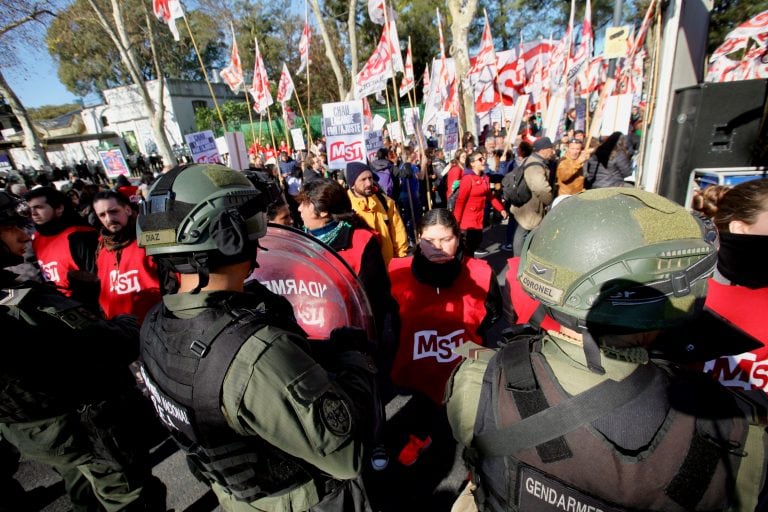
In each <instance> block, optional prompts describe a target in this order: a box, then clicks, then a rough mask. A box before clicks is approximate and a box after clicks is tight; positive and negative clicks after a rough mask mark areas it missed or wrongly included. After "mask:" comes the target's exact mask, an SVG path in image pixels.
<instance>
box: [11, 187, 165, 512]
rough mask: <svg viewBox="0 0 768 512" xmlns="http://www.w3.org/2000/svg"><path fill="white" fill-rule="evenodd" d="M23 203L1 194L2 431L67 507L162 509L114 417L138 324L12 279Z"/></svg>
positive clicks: (128, 385) (160, 493)
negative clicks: (46, 469) (60, 487)
mask: <svg viewBox="0 0 768 512" xmlns="http://www.w3.org/2000/svg"><path fill="white" fill-rule="evenodd" d="M22 206H23V203H22V201H21V200H20V199H19V198H17V197H15V196H12V195H10V194H7V193H5V192H2V191H0V267H2V268H1V269H0V332H2V333H3V343H2V345H3V353H2V357H0V437H2V439H4V440H6V441H8V442H10V443H11V444H13V445H14V446H15V447H16V448H17V449H18V450H19V452H21V455H22V456H24V457H25V458H28V459H32V460H36V461H38V462H42V463H44V464H47V465H49V466H51V467H52V468H53V469H55V470H56V471H57V472H58V473H59V474H60V475H61V477H62V479H63V480H64V487H65V489H66V491H67V493H68V495H69V497H70V499H71V501H72V504H73V505H74V508H75V510H78V511H81V510H82V511H86V510H87V511H91V510H107V511H117V510H153V511H157V510H163V511H164V510H165V494H164V487H163V486H162V484H160V483H159V481H158V480H156V479H154V478H153V477H152V476H151V473H150V468H149V466H148V465H147V464H146V459H145V458H144V457H143V455H146V453H143V454H142V453H141V451H140V449H139V446H138V445H137V444H133V445H131V443H133V442H136V441H137V439H135V438H133V437H131V436H128V435H126V432H125V431H126V430H130V426H128V425H126V424H125V423H123V422H121V421H118V420H119V418H121V416H122V414H121V413H122V412H123V411H125V410H126V407H127V401H126V400H129V398H128V397H132V396H136V395H135V394H132V392H133V393H137V392H136V388H135V381H134V380H133V377H132V375H131V373H130V370H129V369H128V364H129V363H130V361H131V360H132V359H133V358H135V357H136V356H137V351H138V343H137V341H138V326H137V324H136V321H135V319H133V318H132V317H118V318H117V319H116V320H115V321H112V322H107V321H105V320H103V319H101V318H99V317H98V316H97V315H96V314H95V313H93V312H92V311H90V310H89V309H87V308H85V307H84V306H82V305H81V304H80V303H78V302H76V301H74V300H73V299H70V298H67V297H65V296H64V295H62V294H61V293H59V292H58V291H56V289H55V288H54V287H53V285H51V284H43V283H37V282H23V283H20V282H18V281H17V279H16V277H17V276H16V275H15V274H13V273H12V272H10V271H9V270H8V268H9V267H13V266H15V265H18V264H19V263H21V262H22V260H23V254H24V250H25V247H26V245H27V244H28V243H29V236H28V234H27V232H26V231H25V229H24V228H25V227H26V225H27V224H28V222H29V220H28V217H27V216H25V215H22V213H20V211H21V210H20V209H21V207H22ZM155 491H157V492H155ZM0 499H2V500H7V499H12V498H11V497H10V496H5V495H3V497H2V498H0ZM16 509H17V510H21V509H22V505H21V504H19V505H17V508H16Z"/></svg>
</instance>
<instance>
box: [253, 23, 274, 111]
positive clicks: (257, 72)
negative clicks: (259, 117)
mask: <svg viewBox="0 0 768 512" xmlns="http://www.w3.org/2000/svg"><path fill="white" fill-rule="evenodd" d="M253 42H254V46H255V48H254V59H253V61H254V62H253V83H252V84H251V89H250V92H251V96H253V109H254V110H255V111H256V112H264V111H265V110H266V109H267V107H269V106H270V105H271V104H272V103H274V101H272V93H270V92H269V79H268V78H267V70H266V68H265V67H264V60H262V58H261V52H260V51H259V41H258V40H257V39H256V38H254V39H253Z"/></svg>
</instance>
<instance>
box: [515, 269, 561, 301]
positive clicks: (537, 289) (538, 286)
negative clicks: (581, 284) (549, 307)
mask: <svg viewBox="0 0 768 512" xmlns="http://www.w3.org/2000/svg"><path fill="white" fill-rule="evenodd" d="M520 284H521V285H523V288H525V289H526V290H528V291H530V292H531V293H533V294H535V295H536V296H537V297H540V298H541V299H542V300H543V301H544V302H548V303H557V304H560V301H561V300H562V299H563V293H564V292H563V290H561V289H560V288H555V287H554V286H552V285H551V284H549V283H545V282H543V281H539V280H538V279H534V278H532V277H531V276H529V275H528V274H526V273H523V274H522V275H521V276H520Z"/></svg>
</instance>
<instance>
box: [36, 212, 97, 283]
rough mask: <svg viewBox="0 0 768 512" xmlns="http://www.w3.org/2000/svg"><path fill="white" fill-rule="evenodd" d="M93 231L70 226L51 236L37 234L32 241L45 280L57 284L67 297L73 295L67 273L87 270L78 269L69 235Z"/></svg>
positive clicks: (87, 227) (82, 227)
mask: <svg viewBox="0 0 768 512" xmlns="http://www.w3.org/2000/svg"><path fill="white" fill-rule="evenodd" d="M93 230H94V229H93V228H92V227H90V226H70V227H68V228H64V229H63V230H62V231H60V232H59V233H57V234H55V235H51V236H44V235H41V234H40V233H39V232H38V233H35V236H34V238H33V239H32V249H33V250H34V251H35V256H37V263H38V265H40V271H41V272H42V273H43V278H44V279H45V280H46V281H50V282H52V283H55V284H56V288H58V289H59V291H60V292H62V293H63V294H64V295H66V296H70V295H71V294H72V292H71V291H70V290H69V279H68V278H67V273H68V272H71V271H73V270H87V269H81V268H78V266H77V263H75V260H74V259H73V258H72V251H71V249H70V245H69V235H71V234H72V233H77V232H82V231H93Z"/></svg>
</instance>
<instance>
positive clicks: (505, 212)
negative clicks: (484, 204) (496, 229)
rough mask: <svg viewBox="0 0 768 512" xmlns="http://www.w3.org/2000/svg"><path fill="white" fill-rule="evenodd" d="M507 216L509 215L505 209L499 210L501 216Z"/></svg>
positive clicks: (503, 217) (504, 217)
mask: <svg viewBox="0 0 768 512" xmlns="http://www.w3.org/2000/svg"><path fill="white" fill-rule="evenodd" d="M507 217H509V214H508V213H507V210H501V218H502V219H506V218H507Z"/></svg>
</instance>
